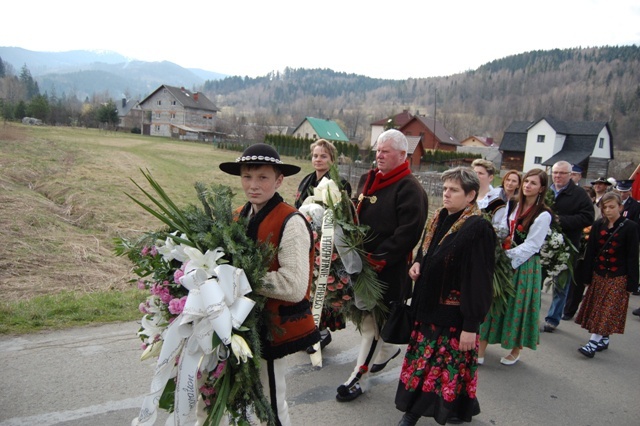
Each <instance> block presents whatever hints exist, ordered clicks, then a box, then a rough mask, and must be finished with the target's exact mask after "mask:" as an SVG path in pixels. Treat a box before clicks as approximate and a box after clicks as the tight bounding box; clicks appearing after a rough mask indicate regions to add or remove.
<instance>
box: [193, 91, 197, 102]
mask: <svg viewBox="0 0 640 426" xmlns="http://www.w3.org/2000/svg"><path fill="white" fill-rule="evenodd" d="M193 100H194V101H196V102H198V92H195V93H194V94H193Z"/></svg>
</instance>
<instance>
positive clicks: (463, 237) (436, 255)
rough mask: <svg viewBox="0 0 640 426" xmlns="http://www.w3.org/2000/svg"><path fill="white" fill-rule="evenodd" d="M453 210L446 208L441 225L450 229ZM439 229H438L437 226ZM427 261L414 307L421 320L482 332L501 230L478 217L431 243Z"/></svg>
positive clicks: (442, 325)
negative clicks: (480, 328) (498, 235)
mask: <svg viewBox="0 0 640 426" xmlns="http://www.w3.org/2000/svg"><path fill="white" fill-rule="evenodd" d="M446 216H447V212H446V210H445V209H442V210H441V211H440V217H439V218H438V219H439V222H440V224H439V225H438V227H439V228H440V227H444V228H442V229H441V230H440V232H442V233H446V232H447V231H448V230H449V229H450V228H451V225H452V223H448V224H446V222H444V220H443V219H444V218H446ZM436 232H437V231H436ZM431 245H432V246H434V247H429V251H428V254H427V255H426V256H425V257H424V258H423V259H422V261H421V268H420V278H419V279H418V281H417V282H416V286H415V290H414V294H413V299H412V300H411V306H412V308H413V309H415V315H416V319H417V320H419V321H423V322H427V323H429V324H435V325H438V326H441V327H450V326H453V327H457V328H462V330H464V331H468V332H470V333H477V332H478V328H479V327H480V323H481V322H482V321H483V320H484V318H485V316H486V314H487V313H488V312H489V308H490V307H491V302H492V300H493V272H494V268H495V247H496V233H495V231H494V230H493V227H492V226H491V224H490V223H489V221H488V220H485V219H484V218H483V217H482V216H472V217H470V218H469V219H467V220H466V222H465V223H464V225H463V226H462V227H461V228H460V230H458V232H454V233H452V234H450V235H448V236H446V237H444V238H443V239H442V240H441V242H440V244H438V242H437V241H433V240H432V242H431Z"/></svg>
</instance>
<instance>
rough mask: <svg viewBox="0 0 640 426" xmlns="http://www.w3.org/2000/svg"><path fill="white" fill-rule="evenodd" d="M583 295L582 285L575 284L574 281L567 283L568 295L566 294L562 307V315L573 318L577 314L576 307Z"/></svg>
mask: <svg viewBox="0 0 640 426" xmlns="http://www.w3.org/2000/svg"><path fill="white" fill-rule="evenodd" d="M583 295H584V284H576V282H575V281H572V282H571V283H569V293H568V294H567V303H565V305H564V310H563V312H562V313H563V315H567V316H570V317H572V316H574V315H575V314H576V312H578V306H580V302H582V296H583Z"/></svg>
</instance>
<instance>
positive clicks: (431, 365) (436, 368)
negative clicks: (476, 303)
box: [395, 322, 480, 425]
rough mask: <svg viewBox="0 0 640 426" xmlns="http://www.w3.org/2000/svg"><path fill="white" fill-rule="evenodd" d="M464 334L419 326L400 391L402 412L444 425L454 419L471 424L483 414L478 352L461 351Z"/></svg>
mask: <svg viewBox="0 0 640 426" xmlns="http://www.w3.org/2000/svg"><path fill="white" fill-rule="evenodd" d="M460 332H461V330H459V329H457V328H455V327H438V326H436V325H433V324H425V323H421V322H416V323H415V325H414V328H413V331H412V332H411V338H410V340H409V346H408V348H407V353H406V355H405V357H404V361H403V363H402V371H401V373H400V382H399V383H398V390H397V391H396V400H395V402H396V408H398V410H400V411H404V412H407V411H408V412H411V413H414V414H420V415H421V416H425V417H433V418H434V420H435V421H436V422H438V423H439V424H441V425H443V424H445V423H446V422H447V419H448V418H451V417H457V418H458V419H460V420H464V421H466V422H470V421H471V418H472V417H473V416H475V415H477V414H479V413H480V405H479V404H478V400H477V398H476V388H477V375H476V370H477V368H478V352H477V349H474V350H472V351H465V352H463V351H460V349H459V343H460V340H459V339H460ZM476 347H477V341H476Z"/></svg>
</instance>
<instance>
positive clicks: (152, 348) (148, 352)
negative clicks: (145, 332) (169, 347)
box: [140, 340, 163, 361]
mask: <svg viewBox="0 0 640 426" xmlns="http://www.w3.org/2000/svg"><path fill="white" fill-rule="evenodd" d="M162 343H163V341H162V340H158V341H157V342H155V343H152V344H150V345H149V346H147V348H146V349H145V350H144V352H142V355H140V361H144V360H146V359H149V358H151V357H158V356H160V352H161V351H162Z"/></svg>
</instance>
